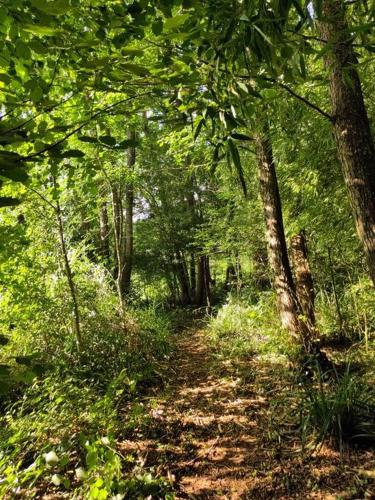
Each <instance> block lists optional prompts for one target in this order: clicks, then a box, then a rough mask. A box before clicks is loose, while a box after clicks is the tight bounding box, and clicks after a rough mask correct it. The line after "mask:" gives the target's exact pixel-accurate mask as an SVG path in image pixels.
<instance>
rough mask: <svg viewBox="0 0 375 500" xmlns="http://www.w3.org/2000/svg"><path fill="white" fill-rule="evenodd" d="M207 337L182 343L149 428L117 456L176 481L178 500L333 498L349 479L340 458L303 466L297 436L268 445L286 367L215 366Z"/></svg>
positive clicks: (326, 455)
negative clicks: (130, 455) (134, 459)
mask: <svg viewBox="0 0 375 500" xmlns="http://www.w3.org/2000/svg"><path fill="white" fill-rule="evenodd" d="M206 335H207V333H206V332H205V331H204V330H198V331H194V329H190V330H188V331H187V332H186V334H183V335H182V336H181V337H180V338H179V339H178V341H177V344H178V345H177V349H176V359H175V363H176V364H175V366H176V367H178V369H175V370H174V373H173V376H171V378H170V380H169V383H168V384H167V387H166V389H165V392H164V393H163V394H161V395H160V396H157V397H156V398H154V397H153V398H150V399H149V409H148V410H147V412H148V415H149V417H150V418H151V422H150V423H149V424H147V425H146V428H144V429H142V430H141V431H140V432H139V434H138V436H137V438H136V439H132V440H124V441H123V442H122V443H119V449H120V450H121V451H122V452H123V453H133V454H134V455H135V456H136V457H138V458H137V460H138V461H139V462H140V463H142V464H143V465H145V466H150V467H154V468H156V471H157V472H158V473H160V474H163V475H164V476H166V477H169V478H171V481H172V482H173V484H174V487H175V489H176V492H177V493H176V495H177V498H202V499H205V498H207V499H210V498H227V499H240V498H264V499H266V498H285V499H287V498H301V495H303V492H304V490H305V489H306V488H308V489H309V490H314V488H317V489H318V490H319V491H320V493H319V494H318V493H316V496H315V493H312V494H311V496H309V498H329V495H330V493H331V491H332V490H335V489H337V488H338V485H340V484H341V482H342V479H343V475H344V476H345V474H347V470H346V469H342V468H340V463H341V462H340V460H341V459H340V453H339V452H338V451H336V450H333V449H331V448H330V447H329V446H327V445H324V446H322V447H321V448H320V450H319V451H317V452H315V453H314V454H313V455H311V456H310V459H309V461H305V460H304V459H303V456H302V455H301V454H300V442H299V439H298V436H297V435H295V436H294V437H293V436H292V437H291V439H284V440H283V441H282V442H280V443H278V442H277V441H273V440H272V439H270V434H269V433H270V432H271V429H270V427H269V418H270V403H271V400H272V399H270V398H272V397H273V396H274V394H276V393H278V392H280V391H281V387H282V385H283V382H282V380H281V379H280V377H281V375H282V371H281V370H282V367H281V366H280V367H279V368H278V369H279V372H277V371H275V369H274V368H273V367H272V366H270V365H269V366H267V364H265V363H262V359H261V358H258V357H256V356H254V357H253V358H252V359H247V360H246V362H245V363H244V361H243V360H238V362H237V361H236V360H233V359H232V360H231V362H228V360H227V361H222V362H220V361H216V362H215V361H214V359H213V357H212V353H211V352H210V349H209V347H208V346H207V338H206ZM284 368H285V367H284ZM239 369H240V371H239ZM251 373H253V376H252V377H250V374H251ZM278 373H279V374H280V377H279V375H278ZM244 379H246V380H247V379H253V382H252V383H246V384H245V383H244ZM314 485H315V486H314Z"/></svg>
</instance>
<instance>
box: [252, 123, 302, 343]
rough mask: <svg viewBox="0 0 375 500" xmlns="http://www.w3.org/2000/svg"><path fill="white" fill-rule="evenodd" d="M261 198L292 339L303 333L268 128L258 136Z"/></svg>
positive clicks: (270, 256)
mask: <svg viewBox="0 0 375 500" xmlns="http://www.w3.org/2000/svg"><path fill="white" fill-rule="evenodd" d="M255 141H256V155H257V163H258V175H259V182H260V195H261V199H262V204H263V210H264V216H265V221H266V239H267V245H268V260H269V264H270V267H271V271H272V274H273V284H274V288H275V291H276V295H277V306H278V311H279V315H280V319H281V323H282V325H283V327H284V328H286V329H287V330H288V331H289V332H290V333H291V334H292V335H293V336H298V335H299V334H301V325H300V321H299V319H298V315H299V307H298V302H297V299H296V293H295V287H294V282H293V276H292V272H291V268H290V263H289V257H288V251H287V245H286V239H285V233H284V224H283V217H282V210H281V200H280V193H279V186H278V183H277V177H276V170H275V162H274V158H273V151H272V144H271V141H270V137H269V130H268V127H265V129H264V130H263V132H261V133H258V134H257V135H256V137H255Z"/></svg>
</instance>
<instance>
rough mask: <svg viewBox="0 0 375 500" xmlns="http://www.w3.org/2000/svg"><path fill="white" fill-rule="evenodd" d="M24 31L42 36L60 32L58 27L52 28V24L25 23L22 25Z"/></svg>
mask: <svg viewBox="0 0 375 500" xmlns="http://www.w3.org/2000/svg"><path fill="white" fill-rule="evenodd" d="M22 29H23V30H24V31H27V32H29V33H32V34H33V35H40V36H54V35H56V34H57V33H59V32H60V30H59V29H57V28H51V27H50V26H42V25H41V24H25V25H24V26H22Z"/></svg>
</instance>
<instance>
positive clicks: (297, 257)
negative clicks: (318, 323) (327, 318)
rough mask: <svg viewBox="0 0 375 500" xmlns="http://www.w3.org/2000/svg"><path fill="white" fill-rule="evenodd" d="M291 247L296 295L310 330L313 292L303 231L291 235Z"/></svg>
mask: <svg viewBox="0 0 375 500" xmlns="http://www.w3.org/2000/svg"><path fill="white" fill-rule="evenodd" d="M291 247H292V262H293V268H294V276H295V283H296V292H297V297H298V301H299V304H300V306H301V309H302V313H303V315H304V317H305V318H306V321H307V324H308V326H309V329H310V330H311V331H312V330H313V328H314V327H315V312H314V302H315V293H314V282H313V278H312V275H311V271H310V265H309V261H308V258H307V242H306V235H305V232H304V231H301V232H300V233H299V234H296V235H295V236H293V238H292V240H291Z"/></svg>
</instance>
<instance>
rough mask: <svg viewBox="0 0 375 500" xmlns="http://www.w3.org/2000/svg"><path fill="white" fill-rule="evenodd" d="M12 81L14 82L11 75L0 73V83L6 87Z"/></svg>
mask: <svg viewBox="0 0 375 500" xmlns="http://www.w3.org/2000/svg"><path fill="white" fill-rule="evenodd" d="M11 81H12V80H11V78H10V76H9V75H7V74H6V73H0V82H3V83H5V84H6V85H8V84H9V83H10V82H11Z"/></svg>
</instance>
